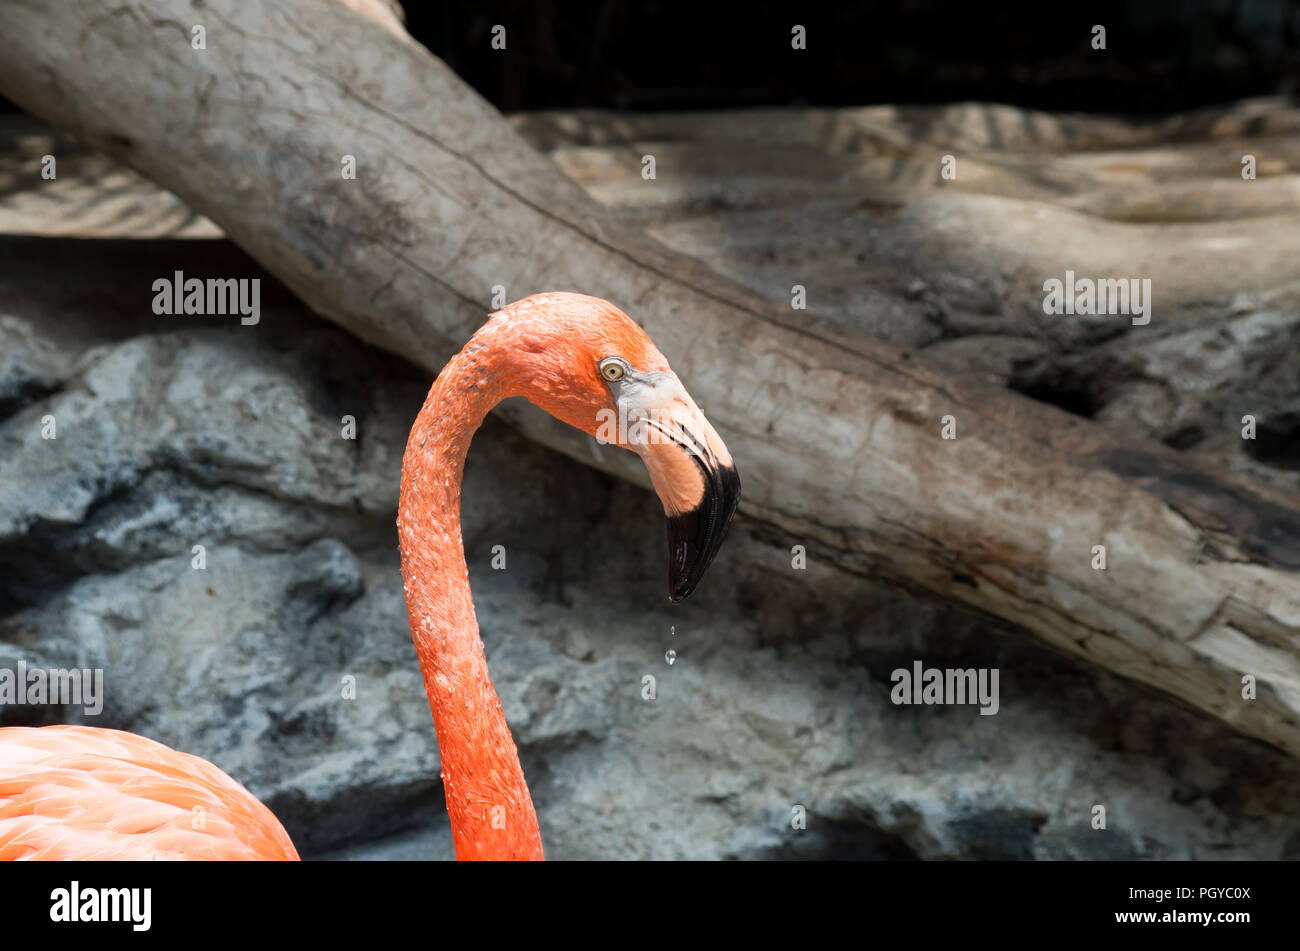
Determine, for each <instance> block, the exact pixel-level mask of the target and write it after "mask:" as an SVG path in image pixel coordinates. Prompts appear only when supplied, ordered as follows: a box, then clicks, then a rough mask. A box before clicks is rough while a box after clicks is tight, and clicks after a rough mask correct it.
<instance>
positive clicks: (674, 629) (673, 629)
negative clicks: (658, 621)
mask: <svg viewBox="0 0 1300 951" xmlns="http://www.w3.org/2000/svg"><path fill="white" fill-rule="evenodd" d="M668 633H669V634H671V635H672V636H673V637H676V636H677V625H676V624H674V625H673V626H672V627H671V628H669V629H668Z"/></svg>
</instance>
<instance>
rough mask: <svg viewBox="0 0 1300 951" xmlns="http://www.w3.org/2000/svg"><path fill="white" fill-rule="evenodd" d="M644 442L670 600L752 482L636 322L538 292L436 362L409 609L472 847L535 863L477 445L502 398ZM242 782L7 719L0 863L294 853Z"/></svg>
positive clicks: (595, 304) (412, 511)
mask: <svg viewBox="0 0 1300 951" xmlns="http://www.w3.org/2000/svg"><path fill="white" fill-rule="evenodd" d="M510 396H523V397H526V398H527V399H529V400H530V401H531V402H533V403H535V404H537V405H538V406H540V407H541V408H542V409H544V410H546V411H547V412H549V413H551V415H553V416H555V417H557V418H559V419H561V420H563V421H564V422H566V423H569V424H570V425H573V426H576V427H577V428H579V429H582V430H583V431H585V432H587V433H589V434H591V435H593V436H598V437H599V438H602V439H604V440H605V441H607V442H612V443H615V444H616V445H620V446H622V447H624V448H627V449H630V450H633V451H635V452H637V453H638V454H639V455H640V456H641V457H642V459H643V461H644V462H645V465H646V468H647V470H648V471H649V474H650V479H651V483H652V484H653V485H654V487H655V490H656V492H657V493H658V494H659V497H660V499H661V501H662V503H663V506H664V511H665V514H666V515H667V516H668V536H669V559H670V560H669V597H670V599H671V600H673V601H680V600H681V599H682V598H684V597H686V596H687V595H688V594H690V592H691V591H692V590H693V589H694V587H695V586H696V584H697V583H698V582H699V580H700V577H701V576H702V575H703V573H704V570H705V568H707V566H708V564H709V562H710V561H711V560H712V559H713V557H714V555H715V554H716V553H717V550H718V547H719V546H720V544H721V542H722V538H723V537H724V535H725V534H726V530H727V526H728V525H729V523H730V520H731V517H732V515H733V514H734V512H735V507H736V502H737V500H738V497H739V491H740V485H739V480H738V478H737V476H736V472H735V468H734V466H733V465H732V462H731V457H730V455H729V454H728V453H727V450H726V447H725V446H724V445H723V443H722V440H721V439H720V438H719V437H718V435H717V433H716V432H714V430H713V428H712V427H711V426H710V425H709V424H708V423H707V421H705V420H704V418H703V416H702V415H701V414H700V413H699V409H698V407H696V405H695V403H694V402H693V401H692V400H691V398H690V396H689V395H688V394H687V393H686V391H685V389H684V388H683V387H682V386H681V383H680V381H679V380H678V379H677V377H676V376H675V375H674V374H673V373H672V370H671V369H670V368H669V366H668V362H667V361H666V360H665V359H664V357H663V355H662V354H660V353H659V351H658V350H657V349H656V348H655V346H654V344H653V343H651V342H650V340H649V338H648V337H647V336H646V335H645V333H644V331H642V330H641V328H640V327H639V326H637V324H635V323H634V322H633V321H632V320H631V319H630V318H629V317H627V316H626V315H625V314H624V313H623V312H622V311H620V310H619V309H618V308H616V307H614V306H613V305H612V304H609V303H607V302H605V301H603V300H599V299H598V298H593V297H587V296H584V295H581V294H562V293H556V294H540V295H536V296H534V297H530V298H525V299H524V300H521V301H518V302H516V303H514V304H512V305H510V306H509V307H506V308H504V309H503V310H501V311H499V312H498V313H496V314H494V315H492V318H491V319H490V320H489V321H488V322H487V323H486V324H484V326H483V327H482V328H480V329H479V331H478V332H477V333H475V334H474V336H473V337H472V338H471V339H470V341H469V343H467V344H466V345H465V348H464V349H463V350H461V352H460V353H459V354H457V355H456V356H455V357H453V358H452V359H451V361H450V362H449V363H448V364H447V366H446V367H445V368H444V369H443V371H442V373H440V374H439V375H438V378H437V380H436V381H435V382H434V384H433V386H432V388H431V389H430V391H429V395H428V398H427V399H426V400H425V403H424V406H423V408H422V409H421V410H420V413H419V415H418V416H417V417H416V420H415V423H414V425H413V426H412V428H411V434H410V438H409V440H408V442H407V447H406V454H405V457H404V458H403V462H402V485H401V497H400V501H399V505H398V518H397V528H398V542H399V546H400V549H401V555H402V575H403V579H404V583H405V595H406V605H407V613H408V617H409V621H410V628H411V636H412V639H413V641H414V644H415V650H416V655H417V657H418V659H419V662H420V666H421V669H422V671H423V673H424V683H425V689H426V692H427V693H428V697H429V705H430V709H431V710H432V712H433V721H434V727H435V729H436V731H437V735H438V747H439V755H440V757H441V760H442V778H443V784H444V787H445V789H446V797H447V811H448V814H449V816H450V820H451V828H452V837H453V840H454V842H455V847H456V855H457V857H458V858H460V859H540V858H542V841H541V834H540V830H539V828H538V824H537V816H536V813H535V811H534V809H533V803H532V798H531V796H530V794H529V792H528V786H527V783H526V782H525V780H524V774H523V769H522V768H521V767H520V764H519V755H518V752H517V751H516V749H515V743H514V740H513V738H512V737H511V734H510V729H509V727H508V726H507V724H506V720H505V715H504V714H503V712H502V709H501V701H500V699H499V698H498V697H497V694H496V691H495V689H494V688H493V686H492V680H491V677H490V676H489V674H488V669H487V660H486V658H485V656H484V652H483V642H482V640H481V639H480V637H479V631H478V623H477V620H476V618H475V616H474V603H473V599H472V597H471V595H470V587H469V573H468V569H467V567H466V563H465V552H464V546H463V541H462V538H461V530H460V485H461V476H462V473H463V471H464V464H465V456H466V453H467V451H468V449H469V444H470V440H471V438H472V437H473V435H474V432H475V431H476V430H477V429H478V427H479V425H480V424H481V423H482V421H483V419H484V417H485V416H486V415H487V413H488V412H489V411H490V410H491V409H492V407H493V406H495V405H496V404H497V403H498V402H500V401H501V400H502V399H505V398H507V397H510ZM297 857H298V856H297V853H296V852H295V851H294V848H293V845H292V843H291V842H290V841H289V837H288V835H287V834H286V833H285V832H284V829H283V828H282V827H281V825H280V823H279V822H278V821H277V820H276V819H275V817H274V816H273V815H272V814H271V812H270V811H269V810H268V809H267V808H266V807H265V806H263V805H262V804H261V803H259V802H258V801H257V800H256V799H255V798H254V797H253V796H252V795H251V794H250V793H249V792H248V791H247V790H245V789H244V787H242V786H240V785H239V784H238V783H237V782H235V781H234V780H233V779H231V778H230V777H229V776H227V775H226V774H225V773H223V772H222V771H221V770H219V769H217V768H216V767H215V766H213V765H211V764H210V763H207V762H205V761H204V760H202V759H199V758H198V757H194V756H190V755H188V754H185V753H178V752H176V751H173V750H171V749H169V748H167V747H165V746H162V745H161V744H158V743H155V742H153V741H152V740H147V739H144V738H142V737H138V736H134V735H132V734H129V733H122V732H119V731H114V730H101V729H95V728H91V727H80V726H62V727H44V728H7V729H0V858H3V859H22V858H29V859H39V858H45V859H61V858H82V859H87V858H94V859H108V858H122V859H133V858H200V859H203V858H211V859H216V858H230V859H234V858H239V859H296V858H297Z"/></svg>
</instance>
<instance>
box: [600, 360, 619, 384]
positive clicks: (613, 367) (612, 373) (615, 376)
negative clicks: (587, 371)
mask: <svg viewBox="0 0 1300 951" xmlns="http://www.w3.org/2000/svg"><path fill="white" fill-rule="evenodd" d="M600 375H601V376H603V377H604V378H605V379H607V380H609V382H611V383H615V382H617V381H619V380H621V379H623V364H622V363H620V362H619V361H617V360H606V361H605V362H604V363H602V364H601V365H600Z"/></svg>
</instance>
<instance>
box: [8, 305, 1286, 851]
mask: <svg viewBox="0 0 1300 951" xmlns="http://www.w3.org/2000/svg"><path fill="white" fill-rule="evenodd" d="M108 322H109V323H110V324H112V319H111V318H109V319H108ZM51 326H53V322H51V321H50V320H49V319H48V314H47V313H44V312H36V311H35V310H34V309H28V310H24V309H23V308H14V309H13V312H9V313H3V314H0V353H3V354H5V358H4V359H3V360H0V394H6V400H7V401H6V402H4V403H3V404H2V405H3V412H4V416H3V419H2V420H0V447H3V452H2V453H0V486H3V491H2V492H0V659H11V660H16V659H19V658H22V659H25V660H27V661H28V662H29V663H39V664H41V665H43V666H90V667H103V668H104V670H105V677H106V686H107V695H108V698H107V703H106V706H105V708H104V711H103V713H102V714H101V715H100V716H98V717H83V716H81V714H80V711H79V710H78V709H77V708H66V709H65V708H58V707H49V708H31V707H8V708H5V709H4V710H3V711H0V722H3V723H6V724H13V723H42V722H57V721H60V720H75V719H78V718H80V719H82V720H84V721H85V722H91V723H93V724H94V725H98V726H109V727H116V728H122V729H128V730H133V731H135V732H138V733H142V734H145V735H147V736H151V737H154V738H156V739H159V740H161V741H163V742H165V743H168V744H170V745H173V746H175V747H177V748H179V749H184V750H187V751H189V752H192V753H196V754H198V755H201V756H204V757H207V758H209V759H211V760H213V761H214V762H216V763H217V764H218V765H220V766H221V767H223V768H224V769H226V770H227V771H228V772H230V773H231V774H232V775H234V776H235V777H237V778H238V779H240V780H241V781H242V782H244V783H245V784H246V785H248V787H249V788H250V789H251V790H252V791H253V792H254V793H255V794H257V795H258V796H259V797H261V798H262V799H263V800H264V801H266V802H267V803H268V804H269V805H270V806H271V808H272V809H273V810H274V811H275V812H276V813H277V814H278V815H279V816H280V817H281V818H282V820H283V821H284V822H285V825H286V826H287V828H288V829H289V831H290V834H291V835H292V836H293V837H294V840H295V841H296V842H297V843H298V845H299V847H300V850H301V851H302V853H303V855H304V856H307V857H329V858H347V859H375V858H402V859H405V858H450V857H451V856H452V846H451V837H450V832H449V829H448V826H447V818H446V813H445V811H444V805H443V800H442V791H441V783H440V780H439V765H438V756H437V744H436V740H435V737H434V731H433V723H432V720H431V717H430V714H429V707H428V703H427V700H426V698H425V696H424V690H423V683H422V680H421V677H420V674H419V671H418V669H417V665H416V661H415V654H414V650H413V648H412V646H411V642H410V636H409V632H408V629H407V622H406V613H405V607H404V604H403V601H402V585H401V578H400V573H399V564H398V558H397V550H396V539H395V533H394V517H395V507H396V499H397V484H398V474H399V467H400V463H401V454H402V450H403V448H404V444H405V434H406V431H407V429H408V427H409V425H410V422H411V420H412V419H413V418H414V415H415V413H416V411H417V410H418V408H419V406H420V404H421V402H422V400H423V397H424V393H425V391H426V390H427V387H428V385H429V382H430V381H429V380H428V378H427V375H426V374H424V373H423V372H421V371H419V370H418V369H415V368H413V367H412V366H410V365H408V364H405V363H403V362H402V361H401V360H399V359H397V358H394V357H390V356H387V355H383V354H380V353H378V352H376V351H373V350H371V349H369V348H366V347H364V346H362V345H360V344H359V343H358V342H357V341H355V340H353V339H350V338H349V337H347V336H346V335H345V334H343V333H342V332H340V331H337V330H335V329H333V328H331V327H328V326H326V325H325V324H323V323H321V322H319V321H316V320H314V319H312V318H310V317H309V316H307V315H305V314H302V313H301V312H299V311H297V310H295V309H293V308H290V307H280V308H277V309H273V310H271V311H270V312H267V313H264V315H263V322H262V324H261V325H259V326H257V327H255V328H254V327H250V328H240V327H237V326H233V327H232V326H228V325H221V324H219V323H216V324H213V323H207V322H202V321H199V322H190V323H187V324H184V325H182V326H177V325H175V324H174V323H168V322H166V321H158V322H154V323H149V322H141V321H140V320H139V319H138V318H137V317H135V316H131V317H123V318H122V319H121V320H120V321H118V322H117V323H116V324H114V325H113V326H111V327H110V328H109V329H107V330H104V331H103V333H102V335H101V336H100V337H99V338H98V339H97V340H96V341H95V342H94V343H93V345H83V346H78V345H76V344H75V343H73V342H71V338H69V336H68V335H67V334H66V332H65V333H63V334H61V335H56V334H55V333H53V332H51V331H50V327H51ZM1154 353H1155V351H1153V354H1154ZM1152 359H1153V360H1154V359H1155V356H1154V355H1153V356H1152ZM1171 359H1172V358H1171ZM1225 372H1226V371H1225ZM1216 379H1217V377H1216ZM345 414H347V415H353V416H355V418H356V424H357V434H358V438H357V439H356V440H346V439H343V438H342V436H341V422H340V421H341V418H342V416H343V415H345ZM48 415H52V416H54V417H55V419H56V421H57V439H55V440H45V439H42V438H41V420H42V419H43V417H45V416H48ZM740 465H741V468H742V472H743V465H744V461H743V460H740ZM464 496H465V498H464V528H465V537H466V550H467V555H468V558H469V562H470V574H471V579H472V583H473V585H474V591H475V596H476V607H477V612H478V616H479V620H480V625H481V628H482V633H483V639H484V642H485V644H486V646H487V652H488V660H489V664H490V666H491V669H492V671H493V677H494V680H495V683H496V686H497V689H498V691H499V693H500V695H501V698H502V703H503V705H504V708H505V711H506V715H507V718H508V720H509V722H510V724H511V727H512V728H513V730H514V732H515V735H516V737H517V740H518V742H519V746H520V752H521V757H522V759H523V763H524V767H525V771H526V773H527V775H528V777H529V780H530V783H531V786H532V789H533V793H534V796H535V799H536V802H537V807H538V812H539V817H540V819H541V823H542V831H543V837H544V840H545V842H546V845H547V850H548V854H549V855H550V856H551V857H554V858H1204V857H1216V858H1246V857H1254V858H1284V857H1290V858H1295V857H1300V818H1297V817H1296V816H1295V814H1294V808H1293V806H1294V802H1295V801H1296V798H1297V795H1298V794H1300V768H1297V766H1296V765H1295V764H1294V763H1292V762H1291V761H1290V760H1289V759H1288V758H1286V757H1285V756H1283V755H1282V754H1281V753H1278V752H1276V751H1274V750H1272V749H1270V748H1267V747H1264V746H1262V745H1260V744H1258V743H1256V742H1254V741H1251V740H1248V739H1245V738H1243V737H1241V736H1238V735H1236V734H1235V733H1233V732H1232V731H1231V730H1230V729H1228V728H1227V727H1225V726H1223V725H1221V724H1218V723H1216V722H1213V721H1211V720H1210V719H1209V718H1206V717H1203V716H1200V715H1199V714H1197V713H1195V712H1193V711H1191V710H1189V709H1187V708H1186V707H1184V706H1182V705H1181V704H1179V703H1178V702H1176V701H1173V700H1170V699H1167V698H1165V697H1163V696H1160V695H1157V694H1155V693H1153V692H1151V691H1148V690H1146V689H1144V688H1141V687H1139V686H1136V685H1134V684H1132V683H1128V682H1123V681H1120V680H1118V679H1116V678H1114V677H1111V676H1110V675H1108V674H1105V673H1100V672H1098V671H1096V670H1093V669H1091V668H1088V667H1085V666H1083V665H1081V664H1079V663H1077V662H1075V661H1073V660H1071V659H1067V658H1064V657H1061V656H1058V655H1055V654H1053V653H1050V652H1048V651H1046V650H1045V649H1043V648H1040V647H1038V646H1036V645H1034V644H1032V643H1030V642H1028V641H1027V640H1024V639H1022V638H1020V637H1019V636H1016V635H1014V634H1009V633H1006V632H1002V631H1000V630H997V629H994V628H992V627H990V625H989V624H988V623H987V622H986V621H985V620H983V619H981V618H977V617H973V616H970V615H967V614H964V613H961V612H959V611H957V610H955V609H953V608H951V607H947V606H943V605H939V604H935V603H932V602H929V601H925V600H921V599H917V598H914V597H912V596H910V595H908V594H906V593H904V592H900V591H897V590H893V589H890V588H886V587H883V586H881V585H879V584H877V583H875V582H873V581H872V580H870V579H866V578H858V577H852V576H848V575H845V574H843V573H841V572H839V571H835V570H832V569H829V568H825V567H823V566H821V565H819V564H817V562H816V560H815V558H814V559H813V560H812V561H811V562H810V564H809V565H808V567H807V569H806V570H796V569H794V568H792V566H791V559H790V556H789V553H788V552H787V551H786V550H785V549H784V548H783V547H777V546H775V545H773V544H771V543H769V542H767V541H765V540H764V533H763V527H762V526H761V525H756V524H751V523H747V522H746V521H745V520H744V519H741V520H739V521H738V522H737V524H736V526H735V527H734V529H733V534H732V537H731V538H730V539H729V541H728V544H727V545H726V546H725V548H724V550H723V553H722V555H721V556H720V558H719V560H718V562H717V563H716V564H715V566H714V568H713V570H712V572H711V574H710V575H709V576H708V578H707V579H706V581H705V583H704V584H703V585H702V587H701V589H700V590H699V591H698V592H697V594H696V595H695V596H694V597H693V598H692V600H690V601H689V602H687V603H686V604H684V605H681V606H678V607H672V606H670V605H669V604H668V603H667V600H666V598H665V590H664V585H665V573H666V567H665V557H666V553H665V551H664V547H665V546H664V541H663V535H664V529H663V525H662V513H661V511H660V509H659V505H658V503H657V501H656V500H655V499H654V498H653V497H652V496H651V495H649V494H648V493H646V492H644V491H642V490H640V489H638V488H636V487H633V486H630V485H627V484H623V483H617V482H615V481H613V480H611V479H609V478H607V477H605V476H603V475H601V474H599V473H596V472H594V471H592V470H589V469H586V468H584V467H582V466H580V465H578V464H577V463H574V462H572V461H570V460H568V459H565V458H563V457H560V456H557V455H554V454H551V453H549V452H547V451H544V450H542V449H540V448H538V447H537V446H535V445H533V444H531V443H527V442H525V441H524V440H522V439H521V438H520V437H518V436H516V435H515V434H514V433H513V432H512V431H511V430H509V429H507V428H506V427H505V426H504V425H502V424H501V423H498V422H496V421H489V422H488V424H487V425H486V426H485V427H484V429H483V431H482V432H481V433H480V434H479V436H478V437H477V439H476V440H475V443H474V447H473V450H472V452H471V454H470V459H469V463H468V465H467V468H466V474H465V490H464ZM195 545H202V546H204V549H203V553H204V559H205V567H204V568H202V569H201V570H200V569H196V568H195V567H194V558H195V554H194V551H193V546H195ZM494 545H504V546H505V548H506V552H507V567H506V569H505V570H494V569H493V568H492V567H491V551H492V546H494ZM674 629H675V631H676V633H675V634H672V633H670V632H671V631H672V630H674ZM669 647H672V648H673V649H675V650H676V651H677V652H678V659H677V661H676V663H675V664H674V665H673V666H671V667H669V666H668V665H666V664H665V662H664V656H663V655H664V651H665V650H666V649H668V648H669ZM917 659H920V660H922V661H924V663H925V664H926V665H927V666H953V667H996V668H998V669H999V670H1000V673H1001V698H1000V699H1001V705H1000V709H999V712H998V713H997V714H996V715H995V716H980V715H978V712H977V710H976V709H975V708H973V707H951V706H950V707H926V706H896V705H894V704H893V703H892V702H891V700H890V690H891V686H892V685H891V680H890V674H891V671H893V670H894V669H895V668H898V667H908V668H910V666H911V664H912V662H913V661H914V660H917ZM646 675H652V676H654V677H655V678H656V683H657V699H656V700H654V701H647V700H643V699H642V693H641V685H642V678H643V677H645V676H646ZM345 678H353V679H354V680H353V681H352V682H354V683H355V690H356V696H355V699H344V689H343V687H344V683H345ZM1099 804H1100V805H1104V806H1105V807H1106V810H1107V820H1108V821H1107V825H1108V827H1107V829H1106V830H1104V831H1099V830H1094V829H1093V828H1092V825H1091V822H1092V810H1093V807H1094V806H1095V805H1099ZM799 806H802V807H803V808H804V809H805V810H806V814H807V828H806V829H803V830H795V829H793V828H792V822H791V819H792V815H793V814H794V813H793V811H792V810H794V809H795V808H796V807H799Z"/></svg>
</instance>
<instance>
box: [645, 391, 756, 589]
mask: <svg viewBox="0 0 1300 951" xmlns="http://www.w3.org/2000/svg"><path fill="white" fill-rule="evenodd" d="M674 382H675V380H674ZM674 389H675V390H676V392H675V393H673V394H672V399H671V400H670V402H669V403H668V404H667V405H665V406H662V407H660V408H659V410H658V411H657V412H654V413H651V414H647V418H646V425H645V426H644V428H643V429H642V430H641V436H642V438H641V440H640V441H639V444H637V445H634V447H633V448H635V449H636V451H637V452H638V453H639V454H640V456H641V458H642V460H643V461H644V462H645V466H646V470H647V471H648V472H649V473H650V482H651V484H652V485H653V486H654V489H655V492H656V493H657V494H658V495H659V499H660V501H661V502H662V503H663V506H664V514H665V515H666V516H667V517H668V600H669V601H671V602H673V603H674V604H676V603H678V602H679V601H681V600H683V599H684V598H685V597H686V596H687V595H689V594H690V593H691V592H692V591H694V590H695V586H696V585H698V584H699V583H700V579H701V578H703V577H704V572H705V571H706V570H707V569H708V567H709V564H710V563H711V562H712V561H713V558H714V556H715V555H717V553H718V549H719V548H721V547H722V540H723V539H724V538H726V536H727V528H728V527H729V526H730V525H731V518H732V516H733V515H735V514H736V505H737V503H738V502H739V501H740V476H739V475H737V473H736V467H735V465H734V464H733V463H732V461H731V454H730V453H729V452H728V451H727V447H726V446H725V445H724V444H723V442H722V439H721V438H720V437H719V436H718V434H717V432H716V431H715V430H714V428H713V426H712V425H710V424H709V421H708V420H707V419H705V418H704V416H703V414H702V413H701V412H700V410H699V408H698V407H697V406H696V405H695V401H694V400H692V399H691V398H690V396H689V395H688V394H687V393H686V391H685V390H684V389H681V384H680V383H677V384H676V387H674Z"/></svg>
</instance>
